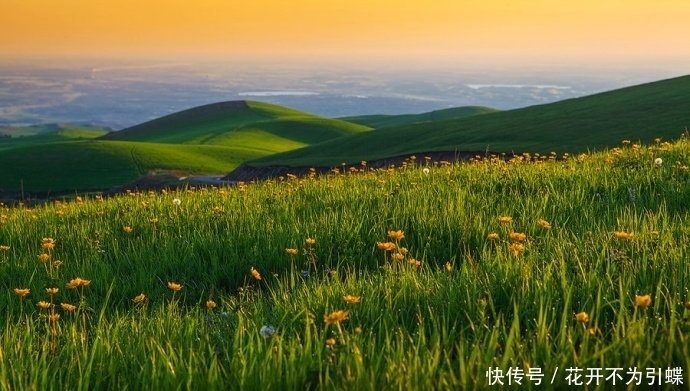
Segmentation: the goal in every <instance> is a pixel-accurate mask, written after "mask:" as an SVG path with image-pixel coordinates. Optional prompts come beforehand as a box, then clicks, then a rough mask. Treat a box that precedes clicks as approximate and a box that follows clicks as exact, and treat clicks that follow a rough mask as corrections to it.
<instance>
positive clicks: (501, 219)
mask: <svg viewBox="0 0 690 391" xmlns="http://www.w3.org/2000/svg"><path fill="white" fill-rule="evenodd" d="M498 222H499V223H503V224H508V223H512V222H513V218H512V217H510V216H498Z"/></svg>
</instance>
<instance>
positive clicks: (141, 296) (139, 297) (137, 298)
mask: <svg viewBox="0 0 690 391" xmlns="http://www.w3.org/2000/svg"><path fill="white" fill-rule="evenodd" d="M144 299H146V295H144V294H143V293H140V294H139V295H137V296H134V298H133V299H132V301H133V302H134V304H137V303H141V302H142V301H144Z"/></svg>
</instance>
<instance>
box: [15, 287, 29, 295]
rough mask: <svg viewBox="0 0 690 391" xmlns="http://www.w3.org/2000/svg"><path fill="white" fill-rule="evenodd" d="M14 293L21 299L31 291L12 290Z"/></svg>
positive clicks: (24, 289) (22, 289)
mask: <svg viewBox="0 0 690 391" xmlns="http://www.w3.org/2000/svg"><path fill="white" fill-rule="evenodd" d="M14 293H16V294H17V295H19V296H21V297H24V296H26V295H28V294H29V293H31V289H29V288H14Z"/></svg>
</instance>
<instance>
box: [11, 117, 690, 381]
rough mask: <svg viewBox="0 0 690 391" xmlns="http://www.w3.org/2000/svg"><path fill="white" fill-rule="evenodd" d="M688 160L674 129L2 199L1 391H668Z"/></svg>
mask: <svg viewBox="0 0 690 391" xmlns="http://www.w3.org/2000/svg"><path fill="white" fill-rule="evenodd" d="M492 115H496V114H492ZM689 165H690V142H689V141H688V139H687V138H686V137H681V138H680V139H679V140H678V141H676V142H673V143H669V142H666V141H664V140H655V141H654V142H653V143H651V144H650V145H646V146H641V145H639V144H636V143H635V142H629V141H624V142H623V143H622V144H620V146H619V147H616V148H611V149H608V150H606V151H603V152H599V153H593V154H581V155H572V156H571V155H567V154H563V155H559V156H557V155H556V153H555V152H554V153H547V154H542V155H538V154H522V155H519V156H516V157H514V158H513V159H511V160H510V161H506V160H504V159H503V157H502V156H478V157H477V158H475V159H472V160H471V161H469V162H432V161H430V160H427V159H425V156H423V155H416V156H410V157H409V158H408V160H407V161H406V163H405V164H403V165H402V166H400V167H389V168H386V169H370V168H368V167H367V165H366V162H362V163H361V165H360V166H359V168H357V169H352V170H348V171H347V172H342V171H339V170H338V169H334V170H333V171H332V172H331V174H330V175H324V176H316V175H310V176H307V177H303V178H298V177H294V176H288V177H285V178H275V179H274V180H270V181H261V182H256V183H241V184H239V185H237V186H232V187H227V188H216V187H209V188H184V189H177V190H168V191H162V192H129V193H125V194H122V195H120V196H116V197H107V198H106V197H101V196H95V195H94V196H88V197H87V196H84V197H76V198H75V197H73V198H69V199H62V200H60V201H55V202H50V203H45V204H41V205H38V206H32V207H28V206H22V205H13V206H4V207H3V209H2V210H1V212H0V273H2V275H3V278H2V280H0V313H2V314H3V318H4V322H3V323H2V324H0V389H2V390H26V389H41V390H62V389H72V390H99V389H104V390H105V389H128V390H138V389H142V390H143V389H146V390H151V389H157V390H172V389H233V390H234V389H240V390H242V389H248V390H252V389H262V390H265V389H269V390H271V389H273V390H284V389H316V390H321V389H324V390H329V389H352V390H355V389H356V390H381V389H419V390H430V389H439V390H444V389H449V390H451V389H452V390H455V389H470V390H473V389H501V388H502V387H501V386H500V385H499V384H498V383H496V384H494V383H495V382H497V381H502V382H503V383H504V386H503V387H506V388H507V387H509V382H510V384H511V385H512V386H516V384H515V382H517V381H518V380H519V381H520V382H521V386H518V387H520V388H521V389H532V390H550V389H563V388H566V389H568V388H570V387H572V388H584V387H585V386H584V385H578V386H576V385H575V384H580V383H578V382H582V384H584V383H587V382H590V385H589V386H587V387H588V388H587V389H592V390H599V389H601V390H604V389H686V387H687V384H688V383H689V382H690V376H688V370H690V344H689V342H688V336H689V333H690V324H688V317H689V316H690V292H688V287H689V286H690V266H689V265H688V263H687V258H688V250H689V249H688V240H689V239H690V227H689V226H688V225H687V220H688V218H689V217H690V216H689V214H690V209H689V207H688V206H689V204H688V200H690V172H688V166H689ZM616 368H618V369H616ZM578 369H579V375H580V376H581V377H580V378H577V377H576V376H575V375H577V374H578V371H577V370H578ZM597 369H599V370H598V371H597ZM539 374H541V375H542V377H541V378H540V377H538V375H539ZM638 374H639V375H638ZM500 375H503V377H500ZM528 375H529V376H528ZM597 375H601V377H597ZM538 381H540V382H541V383H540V384H537V382H538ZM638 381H639V385H636V384H637V383H638ZM492 382H493V383H492ZM627 383H630V384H627ZM650 383H651V385H650ZM569 386H570V387H569Z"/></svg>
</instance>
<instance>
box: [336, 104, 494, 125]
mask: <svg viewBox="0 0 690 391" xmlns="http://www.w3.org/2000/svg"><path fill="white" fill-rule="evenodd" d="M495 112H497V110H496V109H492V108H490V107H481V106H463V107H452V108H449V109H443V110H434V111H429V112H426V113H421V114H401V115H386V114H378V115H359V116H354V117H343V118H340V119H342V120H343V121H348V122H353V123H356V124H360V125H364V126H368V127H370V128H374V129H381V128H390V127H393V126H403V125H410V124H415V123H420V122H436V121H443V120H448V119H456V118H463V117H470V116H473V115H480V114H489V113H495Z"/></svg>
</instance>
